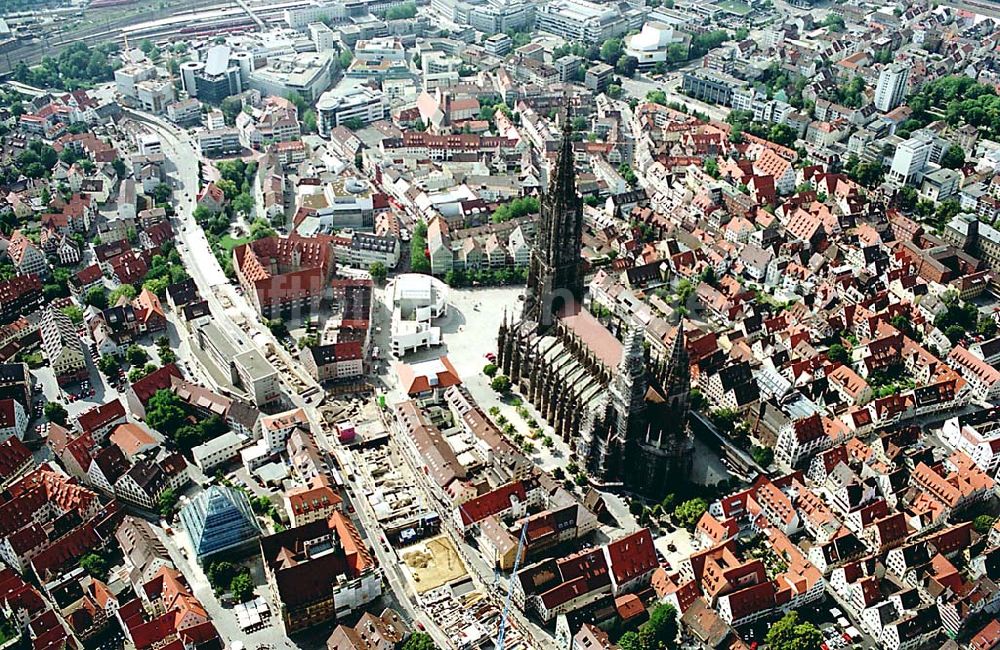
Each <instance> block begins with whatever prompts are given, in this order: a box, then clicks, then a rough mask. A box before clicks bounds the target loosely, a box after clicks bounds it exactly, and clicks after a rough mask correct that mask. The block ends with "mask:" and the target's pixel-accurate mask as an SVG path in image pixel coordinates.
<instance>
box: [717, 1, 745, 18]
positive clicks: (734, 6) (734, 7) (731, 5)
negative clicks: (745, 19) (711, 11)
mask: <svg viewBox="0 0 1000 650" xmlns="http://www.w3.org/2000/svg"><path fill="white" fill-rule="evenodd" d="M715 6H716V7H718V8H719V9H723V10H725V11H728V12H730V13H734V14H737V15H740V16H745V15H747V14H748V13H750V5H748V4H746V3H745V2H739V0H722V2H716V3H715Z"/></svg>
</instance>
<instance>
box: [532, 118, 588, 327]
mask: <svg viewBox="0 0 1000 650" xmlns="http://www.w3.org/2000/svg"><path fill="white" fill-rule="evenodd" d="M540 212H541V214H540V218H539V221H538V231H537V233H536V234H535V245H534V246H532V248H531V263H530V266H529V267H528V293H527V295H526V296H525V298H524V316H525V319H526V320H531V321H534V322H535V324H536V328H537V329H538V330H543V329H547V326H548V325H551V324H552V322H553V315H554V314H557V313H559V312H560V311H561V310H562V309H563V308H565V307H570V308H574V309H575V308H578V307H579V306H581V305H582V304H583V291H584V287H583V269H582V265H581V261H580V251H581V249H582V248H583V203H582V202H581V201H580V197H579V196H577V194H576V170H575V168H574V164H573V140H572V138H571V137H570V130H569V129H566V130H564V131H563V139H562V146H561V148H560V150H559V155H558V158H557V159H556V164H555V169H554V170H553V173H552V176H551V178H550V179H549V187H548V191H546V192H545V194H544V195H543V196H542V203H541V206H540Z"/></svg>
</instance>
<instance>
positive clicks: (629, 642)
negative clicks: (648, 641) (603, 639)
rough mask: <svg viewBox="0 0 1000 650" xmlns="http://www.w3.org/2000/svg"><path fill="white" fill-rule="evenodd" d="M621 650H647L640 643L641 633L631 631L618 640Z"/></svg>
mask: <svg viewBox="0 0 1000 650" xmlns="http://www.w3.org/2000/svg"><path fill="white" fill-rule="evenodd" d="M618 647H619V648H621V650H645V649H644V648H643V647H642V645H640V643H639V633H638V632H635V631H633V630H629V631H628V632H626V633H625V634H623V635H621V637H620V638H619V639H618Z"/></svg>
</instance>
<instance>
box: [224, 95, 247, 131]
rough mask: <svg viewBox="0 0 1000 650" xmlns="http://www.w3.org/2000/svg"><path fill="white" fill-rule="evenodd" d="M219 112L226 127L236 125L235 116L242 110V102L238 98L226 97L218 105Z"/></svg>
mask: <svg viewBox="0 0 1000 650" xmlns="http://www.w3.org/2000/svg"><path fill="white" fill-rule="evenodd" d="M219 110H220V111H222V116H223V117H224V118H225V119H226V125H228V126H233V125H234V124H236V116H237V115H239V114H240V111H242V110H243V100H241V99H240V98H239V97H226V98H225V99H223V100H222V102H221V103H220V104H219Z"/></svg>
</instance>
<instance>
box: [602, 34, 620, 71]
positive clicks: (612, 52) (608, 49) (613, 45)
mask: <svg viewBox="0 0 1000 650" xmlns="http://www.w3.org/2000/svg"><path fill="white" fill-rule="evenodd" d="M622 51H623V48H622V40H621V39H620V38H609V39H608V40H606V41H604V43H602V44H601V51H600V57H601V61H604V62H605V63H607V64H608V65H615V64H616V63H618V59H619V58H620V57H621V55H622Z"/></svg>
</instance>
